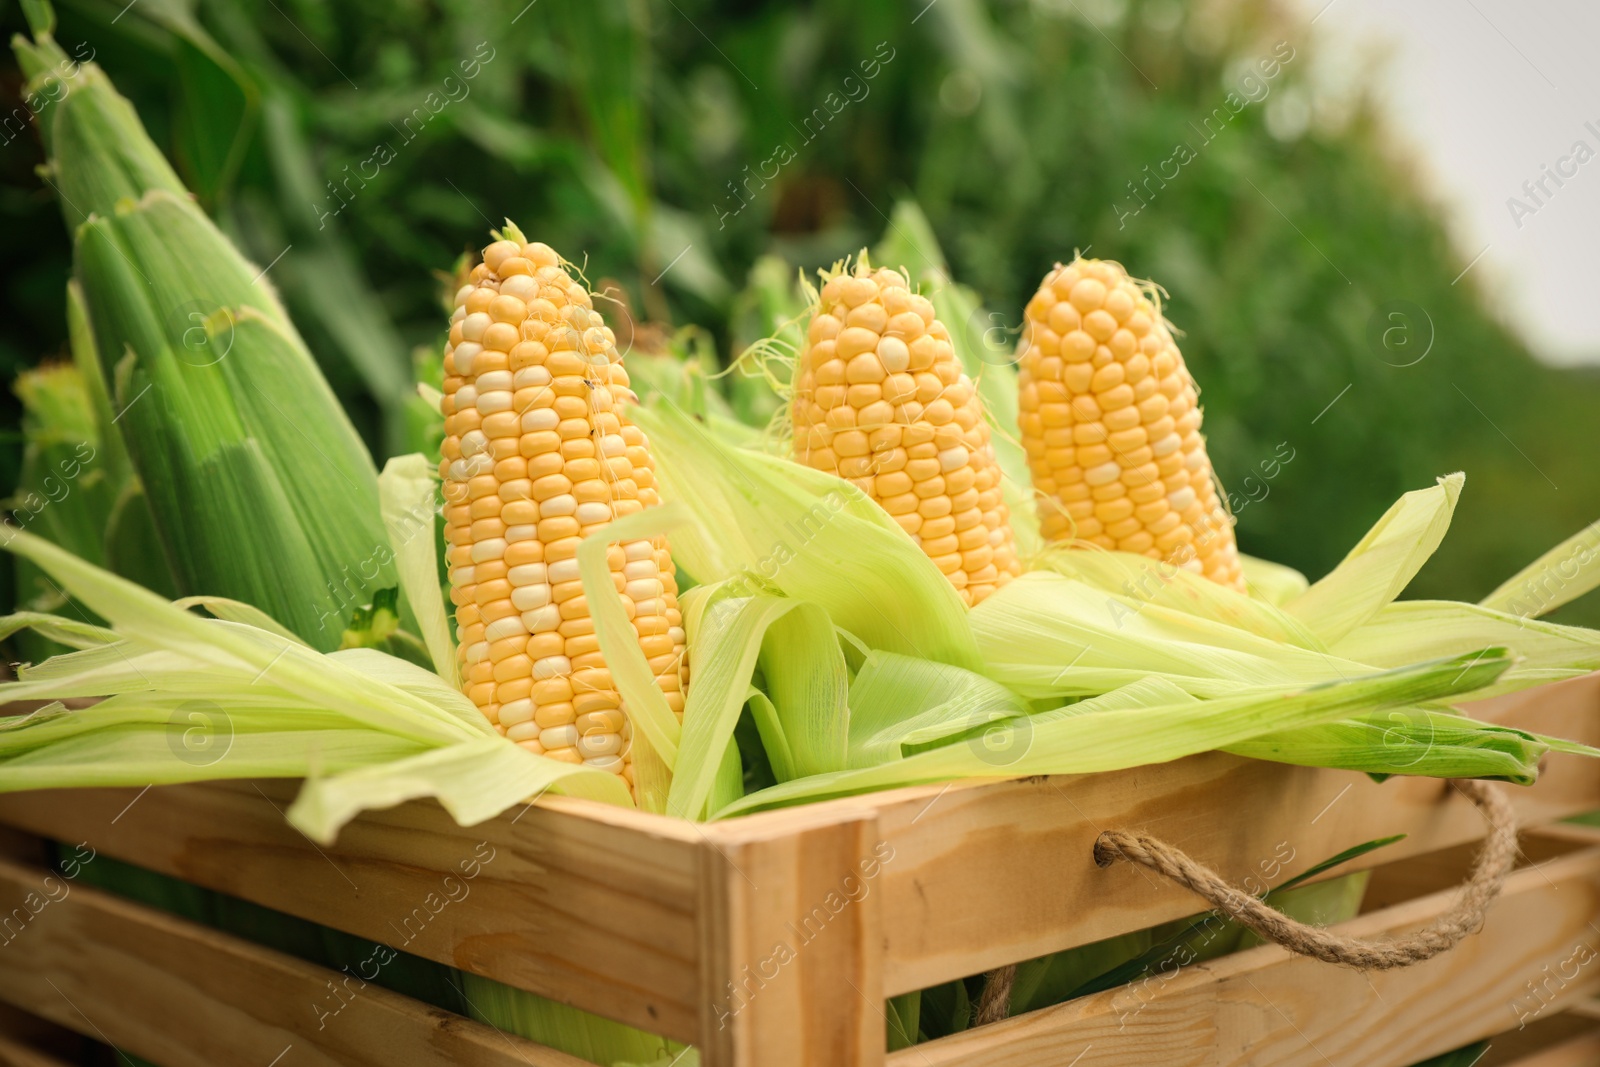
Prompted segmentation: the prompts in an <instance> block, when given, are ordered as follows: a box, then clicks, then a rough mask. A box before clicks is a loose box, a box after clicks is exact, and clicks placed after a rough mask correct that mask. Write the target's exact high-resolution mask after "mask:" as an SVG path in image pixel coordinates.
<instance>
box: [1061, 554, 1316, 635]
mask: <svg viewBox="0 0 1600 1067" xmlns="http://www.w3.org/2000/svg"><path fill="white" fill-rule="evenodd" d="M1036 566H1038V567H1039V568H1041V569H1048V570H1052V571H1055V572H1056V573H1057V574H1063V575H1066V576H1067V577H1069V578H1077V579H1078V580H1080V581H1082V582H1086V583H1088V584H1090V585H1093V586H1096V587H1098V588H1100V589H1103V590H1105V591H1107V592H1110V593H1115V594H1118V595H1119V596H1121V597H1124V598H1126V600H1128V601H1131V602H1132V603H1133V604H1135V605H1137V604H1155V605H1158V606H1160V607H1163V608H1171V609H1172V610H1174V611H1181V612H1185V613H1187V614H1190V615H1195V616H1198V617H1199V618H1202V619H1206V620H1208V621H1210V622H1218V623H1223V624H1224V625H1227V626H1233V627H1236V628H1238V629H1241V630H1245V631H1248V632H1249V633H1252V634H1255V635H1256V636H1258V637H1264V638H1267V639H1268V640H1270V641H1277V642H1280V643H1282V644H1288V645H1297V646H1299V647H1300V648H1305V649H1310V650H1312V651H1316V652H1326V651H1327V649H1326V648H1325V647H1324V646H1323V644H1322V642H1321V641H1319V640H1318V639H1317V637H1316V635H1315V634H1313V633H1312V632H1311V631H1310V630H1309V629H1307V628H1306V626H1305V624H1304V623H1302V622H1301V621H1300V620H1298V619H1296V618H1295V617H1294V616H1292V615H1289V614H1287V613H1286V612H1283V611H1280V610H1279V609H1278V608H1277V607H1276V606H1275V605H1274V604H1273V603H1272V602H1271V601H1269V600H1265V599H1262V598H1259V597H1256V596H1246V595H1244V594H1242V593H1238V592H1235V591H1234V590H1233V589H1230V588H1228V587H1227V586H1225V585H1221V584H1219V583H1217V582H1213V581H1211V580H1210V579H1209V578H1206V577H1204V576H1203V575H1199V574H1195V573H1194V572H1193V571H1189V570H1185V569H1184V568H1182V567H1178V566H1174V565H1172V564H1170V563H1166V562H1165V561H1162V560H1154V559H1150V558H1149V557H1147V556H1138V555H1134V554H1132V553H1130V552H1107V551H1093V550H1079V549H1056V550H1054V551H1051V552H1049V553H1047V554H1045V555H1043V556H1041V557H1040V558H1039V560H1038V562H1037V564H1036ZM1284 569H1285V570H1287V569H1288V568H1284ZM1291 573H1294V572H1291ZM1301 588H1302V590H1303V589H1304V588H1305V585H1304V582H1303V581H1302V583H1301Z"/></svg>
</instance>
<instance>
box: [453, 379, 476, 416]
mask: <svg viewBox="0 0 1600 1067" xmlns="http://www.w3.org/2000/svg"><path fill="white" fill-rule="evenodd" d="M477 406H478V387H477V386H475V385H463V386H462V387H461V388H460V389H457V390H456V410H457V411H465V410H467V409H468V408H475V407H477Z"/></svg>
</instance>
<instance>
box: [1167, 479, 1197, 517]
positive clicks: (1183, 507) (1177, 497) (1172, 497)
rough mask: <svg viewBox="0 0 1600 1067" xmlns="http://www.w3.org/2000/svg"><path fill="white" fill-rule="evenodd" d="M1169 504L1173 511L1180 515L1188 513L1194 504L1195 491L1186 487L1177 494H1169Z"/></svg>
mask: <svg viewBox="0 0 1600 1067" xmlns="http://www.w3.org/2000/svg"><path fill="white" fill-rule="evenodd" d="M1167 504H1168V505H1170V506H1171V508H1172V510H1173V511H1176V512H1179V513H1182V512H1185V511H1188V510H1189V508H1190V507H1191V506H1192V505H1193V504H1194V489H1193V488H1191V487H1190V486H1187V485H1186V486H1184V487H1183V488H1182V489H1179V490H1178V491H1177V492H1175V493H1168V494H1167Z"/></svg>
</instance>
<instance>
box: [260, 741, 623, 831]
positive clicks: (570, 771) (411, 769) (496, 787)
mask: <svg viewBox="0 0 1600 1067" xmlns="http://www.w3.org/2000/svg"><path fill="white" fill-rule="evenodd" d="M557 783H560V784H561V786H562V787H563V788H562V792H564V793H566V794H567V795H569V796H583V797H587V798H589V799H591V800H599V801H603V802H605V803H610V804H618V805H622V806H631V805H632V799H631V798H630V797H629V796H628V787H627V784H626V783H625V782H623V781H622V779H621V778H620V777H618V776H617V775H614V774H609V773H607V772H605V771H597V770H595V769H594V768H592V767H584V766H582V765H577V764H570V763H561V762H559V761H557V760H552V759H545V758H544V757H542V756H535V755H534V754H533V753H531V752H529V751H528V750H527V749H525V748H523V747H522V746H521V745H517V744H513V743H510V742H507V741H505V740H503V739H502V738H498V737H486V738H480V739H477V740H473V741H462V742H460V743H458V744H454V745H449V746H447V747H444V748H439V749H435V750H433V751H430V752H424V753H421V754H420V755H416V756H411V757H408V758H406V759H399V760H390V761H386V762H383V763H378V764H375V765H373V766H368V767H361V768H358V769H356V770H352V771H345V772H343V773H341V774H335V775H331V776H327V777H324V776H320V775H316V776H313V777H309V778H307V779H306V783H305V785H304V786H303V787H302V788H301V790H300V794H299V795H298V796H297V797H295V801H294V804H292V805H291V806H290V808H289V811H288V813H287V815H288V819H289V821H290V822H291V823H292V824H294V826H295V827H296V828H297V829H298V830H300V832H301V833H303V834H305V835H306V836H307V837H309V838H311V839H312V840H313V841H317V842H319V843H321V844H330V843H331V842H332V841H333V839H334V838H335V837H336V836H338V831H339V827H341V826H343V825H344V824H345V823H347V822H349V821H350V820H351V819H353V818H355V816H357V815H358V814H360V813H361V812H363V811H370V810H373V809H377V808H390V807H394V806H395V805H396V804H403V803H405V802H406V801H407V800H415V799H417V798H418V797H434V798H436V799H437V800H438V801H439V803H440V804H441V805H442V806H443V807H444V809H445V810H446V811H448V812H449V813H450V817H451V818H453V819H455V821H456V822H457V823H458V824H459V825H461V826H475V825H477V824H478V823H480V822H483V821H484V820H486V819H492V818H494V817H495V816H496V815H499V814H500V813H501V812H503V811H505V810H506V809H507V808H510V807H514V806H515V805H517V804H518V803H532V801H533V800H534V799H535V798H537V797H538V796H539V795H540V794H542V793H544V792H545V791H546V790H548V789H550V788H551V787H552V786H554V785H556V784H557Z"/></svg>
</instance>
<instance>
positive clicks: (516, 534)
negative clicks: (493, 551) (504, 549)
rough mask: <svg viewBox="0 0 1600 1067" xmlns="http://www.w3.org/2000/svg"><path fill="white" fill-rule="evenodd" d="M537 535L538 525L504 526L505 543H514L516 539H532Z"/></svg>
mask: <svg viewBox="0 0 1600 1067" xmlns="http://www.w3.org/2000/svg"><path fill="white" fill-rule="evenodd" d="M538 536H539V527H537V526H507V527H506V543H507V544H511V543H514V542H517V541H532V540H534V539H535V538H537V537H538Z"/></svg>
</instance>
